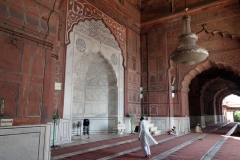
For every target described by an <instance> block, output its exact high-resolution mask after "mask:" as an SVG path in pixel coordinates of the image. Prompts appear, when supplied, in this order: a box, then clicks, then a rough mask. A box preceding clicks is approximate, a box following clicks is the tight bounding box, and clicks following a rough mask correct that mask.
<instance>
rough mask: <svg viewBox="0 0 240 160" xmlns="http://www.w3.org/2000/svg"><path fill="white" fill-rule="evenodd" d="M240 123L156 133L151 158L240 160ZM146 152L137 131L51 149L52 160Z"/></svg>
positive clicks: (129, 157) (124, 159) (128, 159)
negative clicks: (176, 133)
mask: <svg viewBox="0 0 240 160" xmlns="http://www.w3.org/2000/svg"><path fill="white" fill-rule="evenodd" d="M237 125H238V123H235V122H232V123H218V124H214V125H209V126H207V127H206V128H203V129H202V133H195V131H194V129H192V130H191V132H189V133H186V134H181V135H178V136H175V135H168V134H167V133H163V134H160V135H157V136H154V138H155V140H156V141H157V142H158V144H157V145H154V146H151V157H150V159H155V160H159V159H164V160H200V159H203V160H210V159H214V160H237V159H240V157H239V148H240V134H238V133H236V132H235V128H236V127H237ZM143 156H144V155H143V152H142V150H141V147H140V142H139V141H138V135H137V134H131V135H127V136H121V137H115V138H114V137H112V138H110V139H105V140H99V141H95V142H89V143H84V144H78V145H68V146H61V148H58V149H52V150H51V159H52V160H57V159H60V160H97V159H101V160H107V159H114V160H115V159H117V160H141V159H148V158H144V157H143Z"/></svg>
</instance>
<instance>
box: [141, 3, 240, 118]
mask: <svg viewBox="0 0 240 160" xmlns="http://www.w3.org/2000/svg"><path fill="white" fill-rule="evenodd" d="M189 14H190V16H191V17H192V21H191V26H192V32H194V33H197V35H198V36H199V40H198V41H197V44H198V45H200V46H202V47H204V48H206V49H207V50H208V51H209V52H210V56H209V58H208V60H209V61H210V63H207V62H206V61H205V62H206V63H205V62H203V63H200V64H196V65H193V66H183V65H177V64H175V63H173V62H170V63H168V61H169V57H170V54H171V53H172V52H173V50H174V49H175V48H176V47H177V46H178V45H179V44H178V37H179V36H180V34H181V33H182V21H181V17H182V16H183V14H173V15H172V16H169V17H167V18H165V19H162V20H158V21H153V22H146V23H143V24H142V26H143V28H142V33H141V48H142V83H143V85H144V86H145V88H147V91H148V92H147V93H146V94H145V96H144V100H143V108H144V113H148V114H149V115H151V116H155V115H156V116H166V115H168V111H169V110H170V115H171V116H185V115H189V108H188V103H189V102H188V91H189V84H190V83H191V80H192V79H193V78H194V77H195V75H197V74H199V73H201V72H202V71H204V70H207V69H208V68H209V67H211V63H212V65H214V64H218V63H222V64H221V65H219V66H218V65H216V66H218V68H225V69H226V68H227V69H229V68H232V69H230V70H231V71H233V72H234V73H235V72H236V73H239V67H240V66H239V62H240V56H239V49H240V43H239V42H240V30H239V19H240V11H239V4H238V2H237V1H234V0H230V1H225V2H224V3H221V2H216V3H215V4H211V5H209V6H207V7H201V8H198V9H196V10H192V11H191V12H189ZM202 24H206V27H205V29H204V28H203V26H202ZM150 26H151V27H150ZM233 57H234V58H233ZM159 65H160V66H159ZM195 68H198V70H199V73H198V72H196V71H195ZM168 72H169V74H168ZM162 77H163V78H162ZM174 77H175V78H176V81H175V83H176V85H175V89H176V91H177V95H176V97H175V98H174V99H171V97H170V94H169V96H168V91H169V93H171V90H169V87H170V85H171V81H172V79H173V78H174ZM167 79H169V80H167ZM193 85H194V84H193ZM168 86H169V87H168ZM194 89H195V88H194ZM198 89H200V88H198ZM196 92H199V90H196ZM192 96H194V95H192ZM211 100H212V99H211ZM190 101H192V102H193V101H195V100H194V99H191V100H190ZM198 102H199V101H198ZM168 104H169V105H168ZM191 107H195V108H193V110H195V111H196V112H198V111H199V110H200V109H199V104H197V105H194V103H191ZM145 108H146V109H145ZM218 112H220V111H218Z"/></svg>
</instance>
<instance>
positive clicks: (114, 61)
mask: <svg viewBox="0 0 240 160" xmlns="http://www.w3.org/2000/svg"><path fill="white" fill-rule="evenodd" d="M111 60H112V63H113V64H114V65H116V64H117V62H118V58H117V55H116V54H112V56H111Z"/></svg>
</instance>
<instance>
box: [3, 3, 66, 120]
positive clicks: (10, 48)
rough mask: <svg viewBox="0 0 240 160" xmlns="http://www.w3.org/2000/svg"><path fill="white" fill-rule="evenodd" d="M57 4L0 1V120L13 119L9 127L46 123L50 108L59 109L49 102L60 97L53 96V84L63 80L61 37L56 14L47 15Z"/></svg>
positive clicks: (52, 109) (59, 95) (51, 12)
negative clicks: (0, 111) (0, 104)
mask: <svg viewBox="0 0 240 160" xmlns="http://www.w3.org/2000/svg"><path fill="white" fill-rule="evenodd" d="M59 3H61V1H56V2H55V1H54V0H50V1H40V3H38V2H36V1H34V0H24V1H17V0H15V1H11V2H8V1H1V2H0V7H1V10H0V98H4V99H5V109H4V116H3V117H2V118H13V119H14V121H13V125H29V124H41V123H47V122H51V121H52V120H51V118H52V113H53V111H54V108H61V107H62V105H61V104H60V105H59V104H56V103H54V102H56V99H57V98H61V93H59V94H57V93H56V92H55V94H54V82H55V81H57V82H61V81H63V70H64V69H63V68H64V66H63V64H64V63H63V62H64V57H63V56H62V55H60V53H62V54H63V53H64V52H63V50H61V48H62V47H60V44H61V36H60V35H61V34H62V33H61V34H60V33H58V32H57V30H59V29H58V28H61V25H58V24H60V23H59V21H60V22H61V20H59V13H58V12H59V11H54V10H53V8H54V7H55V10H58V9H57V7H58V5H59ZM58 35H59V36H58ZM57 46H58V47H57ZM56 59H57V62H56ZM55 73H56V74H58V75H57V76H56V78H57V79H56V78H55V76H54V75H55ZM55 79H56V80H55Z"/></svg>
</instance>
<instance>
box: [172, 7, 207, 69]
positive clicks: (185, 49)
mask: <svg viewBox="0 0 240 160" xmlns="http://www.w3.org/2000/svg"><path fill="white" fill-rule="evenodd" d="M185 8H186V7H185ZM187 10H188V8H186V9H185V12H186V14H185V15H184V16H183V18H182V21H183V33H182V34H181V36H179V37H178V42H179V44H180V45H179V46H178V47H177V48H176V49H175V50H174V51H173V53H172V55H171V57H170V58H171V60H172V61H174V62H176V63H180V64H184V65H193V64H196V63H199V62H202V61H203V60H205V59H206V58H207V57H208V55H209V54H208V51H207V50H206V49H204V48H202V47H200V46H198V45H196V41H197V40H198V36H197V35H196V34H195V33H191V26H190V21H191V17H190V16H189V15H188V14H187Z"/></svg>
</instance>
